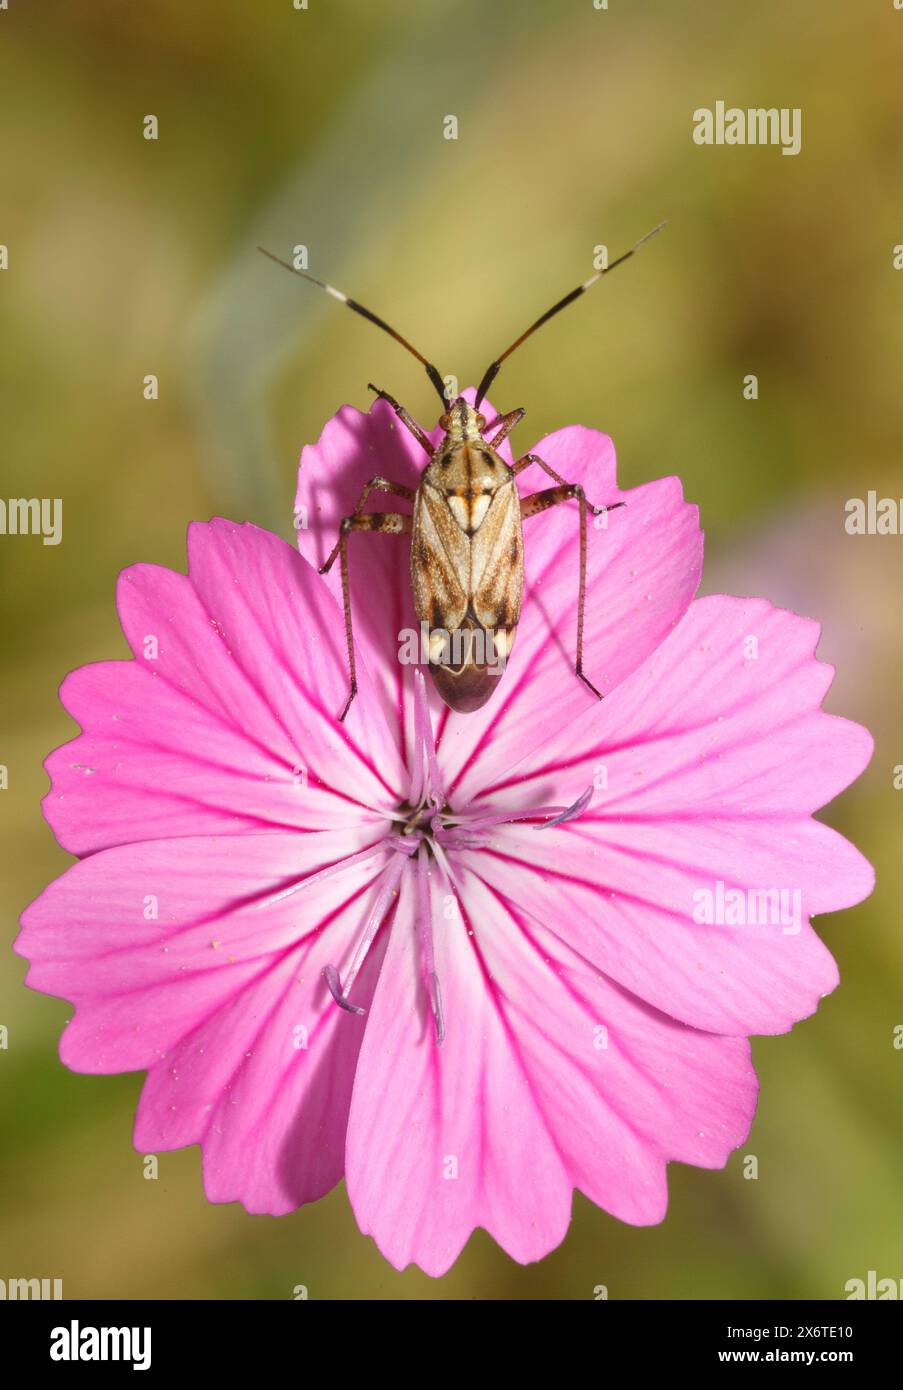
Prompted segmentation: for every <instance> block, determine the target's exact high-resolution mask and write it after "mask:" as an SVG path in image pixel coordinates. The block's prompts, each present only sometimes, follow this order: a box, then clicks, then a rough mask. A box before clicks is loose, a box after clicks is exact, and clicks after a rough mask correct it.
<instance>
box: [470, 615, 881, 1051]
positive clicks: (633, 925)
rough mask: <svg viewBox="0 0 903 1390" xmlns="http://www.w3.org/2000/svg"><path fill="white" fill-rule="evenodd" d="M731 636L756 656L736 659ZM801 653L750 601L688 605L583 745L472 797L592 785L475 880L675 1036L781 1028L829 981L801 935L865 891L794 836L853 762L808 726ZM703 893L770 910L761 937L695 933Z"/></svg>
mask: <svg viewBox="0 0 903 1390" xmlns="http://www.w3.org/2000/svg"><path fill="white" fill-rule="evenodd" d="M750 636H756V638H757V641H758V653H759V655H758V656H757V657H756V658H750V657H745V656H744V651H746V652H749V651H751V650H753V648H752V647H750V646H749V645H748V644H747V645H744V643H745V641H746V639H748V638H749V637H750ZM817 636H818V633H817V628H816V627H815V625H814V624H812V623H809V622H807V621H805V620H803V619H800V618H798V617H796V616H795V615H794V614H791V613H785V612H781V611H780V610H777V609H773V608H771V606H770V605H769V604H767V603H764V602H763V601H761V600H752V599H729V598H724V597H720V596H719V597H716V598H709V599H702V600H700V601H699V602H698V603H695V604H693V606H692V608H691V609H690V611H689V613H688V614H687V616H686V618H685V619H684V620H683V622H682V623H681V624H680V625H679V627H678V628H677V629H676V630H675V632H674V633H673V634H672V635H671V636H670V637H669V638H668V639H667V640H666V641H665V642H664V643H663V644H662V646H661V647H660V648H659V649H658V651H657V652H656V653H655V654H654V655H653V657H652V658H651V659H650V660H649V661H648V662H647V663H646V664H645V665H644V666H643V667H642V668H641V670H639V671H638V672H636V674H635V675H634V676H633V677H632V678H631V679H629V680H628V681H625V682H624V684H623V685H622V686H621V687H619V689H618V690H617V691H616V692H614V693H613V694H612V696H611V697H610V699H609V700H607V701H606V711H605V712H606V720H607V724H606V727H605V728H604V730H603V731H602V732H601V735H600V732H599V731H598V729H597V728H596V727H595V726H589V725H588V724H587V723H586V722H581V724H580V725H579V726H577V730H576V734H575V730H574V728H573V726H569V727H568V729H567V730H566V731H561V732H559V733H558V734H556V736H555V738H554V739H552V740H550V742H549V743H548V744H547V745H546V746H545V747H543V748H540V749H539V750H537V751H535V752H531V753H530V754H528V755H527V757H525V758H523V759H522V760H521V761H520V763H519V764H518V765H516V766H515V767H513V768H512V769H511V772H510V773H509V774H508V777H507V778H506V779H505V780H504V781H503V782H501V783H499V784H497V785H496V787H495V788H493V790H492V793H491V795H489V796H488V797H487V798H486V804H487V807H488V806H491V805H492V804H493V803H494V802H495V803H496V804H499V805H505V806H508V807H510V806H512V804H513V805H515V806H517V807H529V806H530V805H531V804H533V805H537V804H540V803H545V804H549V803H555V802H556V801H558V800H561V801H562V802H563V803H565V804H566V803H567V800H568V798H570V799H573V796H574V794H575V792H576V791H578V790H579V789H581V788H582V787H585V786H587V785H589V786H593V785H594V784H595V787H596V790H595V794H594V800H593V802H592V805H591V807H590V809H589V810H588V811H586V812H584V814H583V815H582V816H581V817H580V819H579V820H577V821H572V822H569V823H568V824H566V825H562V826H556V827H553V828H551V829H544V830H542V831H539V832H537V831H535V830H533V829H532V828H531V827H529V826H524V825H520V826H517V827H513V826H512V827H504V828H501V829H499V830H498V831H497V832H494V833H493V841H494V845H495V852H494V853H490V854H486V853H485V852H482V853H481V855H480V869H479V872H480V873H481V874H482V875H483V877H484V878H485V879H486V880H487V881H488V882H491V883H492V884H493V885H494V886H495V887H496V888H497V889H498V890H499V891H501V892H503V893H505V895H506V896H507V897H508V898H509V899H510V900H512V901H513V902H516V903H517V904H518V906H519V907H521V908H522V909H523V910H524V911H529V912H530V913H531V914H533V915H534V916H537V917H538V918H539V919H540V920H542V921H544V922H545V923H547V924H548V925H550V926H551V927H552V929H553V930H555V931H556V932H557V933H558V934H559V935H561V936H563V937H564V939H565V940H567V941H568V942H569V943H570V944H571V945H573V946H574V947H575V948H576V949H577V950H579V951H580V952H581V953H583V954H584V955H585V956H586V957H587V958H588V959H590V960H592V961H593V962H594V963H595V964H596V965H597V966H598V967H599V968H600V969H601V970H604V971H605V973H606V974H608V975H609V976H610V977H611V978H612V979H614V980H617V981H619V982H620V983H621V984H623V985H624V986H625V987H627V988H628V989H630V990H631V991H632V992H634V993H635V994H637V995H638V996H639V997H641V998H643V999H645V1000H646V1001H647V1002H648V1003H650V1004H652V1005H653V1006H655V1007H656V1008H659V1009H662V1010H663V1011H665V1012H668V1013H670V1014H672V1015H673V1016H674V1017H676V1018H679V1019H682V1020H684V1021H685V1022H687V1023H691V1024H693V1025H694V1026H697V1027H702V1028H710V1029H713V1030H715V1031H718V1032H724V1033H773V1032H782V1031H784V1030H786V1029H788V1028H789V1027H791V1026H792V1024H793V1023H794V1022H795V1021H796V1020H797V1019H799V1018H802V1017H805V1016H806V1015H807V1014H809V1013H811V1012H812V1011H813V1010H814V1009H815V1008H816V1006H817V1004H818V1001H819V999H820V998H821V997H822V996H823V995H824V994H826V993H828V992H829V991H830V990H832V989H833V988H834V987H835V985H836V983H837V971H836V967H835V965H834V962H833V960H832V958H831V956H830V954H829V952H828V951H827V949H826V948H825V947H824V946H823V945H822V943H821V942H820V941H819V939H818V937H817V936H816V935H815V933H814V932H813V931H812V930H811V928H810V927H809V925H808V918H809V917H810V916H812V915H813V914H816V913H822V912H828V911H833V910H836V909H838V908H842V907H847V906H849V905H851V904H852V903H855V902H858V901H860V900H861V899H862V898H863V897H865V896H867V894H868V893H869V892H870V891H871V887H872V884H873V881H874V876H873V873H872V869H871V866H870V865H869V864H868V863H867V861H866V860H865V859H863V857H862V856H861V855H860V854H859V853H858V852H857V851H856V850H855V849H854V848H853V847H852V846H851V845H850V844H848V843H847V842H846V841H845V840H843V839H842V838H841V836H839V835H837V834H836V833H835V832H834V831H832V830H830V829H829V828H828V827H826V826H823V825H820V824H818V823H816V822H812V821H810V820H809V819H807V818H808V816H809V813H810V812H811V811H812V810H813V809H815V808H817V807H818V806H820V805H821V804H822V803H823V802H824V801H825V800H827V799H829V798H830V797H831V796H834V795H835V794H836V793H837V792H838V791H839V790H840V789H841V788H842V787H844V786H846V785H847V783H849V782H850V781H852V780H853V778H854V777H856V776H857V775H858V774H859V772H860V771H861V770H862V768H863V767H864V766H865V764H866V763H867V761H868V758H869V756H870V753H871V746H872V745H871V739H870V737H869V735H868V733H867V732H866V731H865V730H864V729H862V728H860V727H859V726H858V725H855V724H851V723H849V722H847V721H846V720H842V719H837V718H835V717H833V716H830V715H827V714H825V713H824V712H823V711H822V710H821V709H819V703H820V701H821V699H822V697H823V695H824V692H825V689H826V686H827V684H828V682H829V680H830V675H831V672H830V668H828V667H825V666H824V665H823V664H822V663H820V662H817V661H816V660H815V657H814V649H815V644H816V641H817ZM482 804H483V803H482V801H481V803H480V805H481V806H482ZM468 862H471V863H474V862H475V861H474V860H473V858H471V859H469V860H468ZM719 881H720V882H721V883H722V884H723V885H724V886H725V888H726V889H734V888H739V889H741V890H743V891H744V892H745V891H746V890H762V891H764V892H765V893H769V894H772V895H774V894H777V895H778V896H777V898H775V897H774V896H772V897H771V898H769V899H768V901H767V903H766V904H765V907H766V909H767V912H768V913H769V914H771V916H772V920H770V921H768V922H766V923H764V924H754V923H752V922H748V924H746V925H743V924H742V923H741V922H738V923H736V924H732V923H731V920H730V919H728V920H727V921H723V922H721V923H718V922H714V923H709V924H706V923H705V922H702V921H697V920H695V917H694V914H695V913H696V911H697V909H698V907H699V905H700V901H701V900H700V898H699V897H698V896H697V895H699V894H704V893H706V892H710V893H711V894H712V895H713V896H714V894H715V893H716V892H717V884H718V883H719ZM782 890H783V892H784V894H785V897H784V898H783V899H781V897H780V894H781V891H782ZM796 894H798V895H799V897H798V899H797V898H796V897H795V895H796ZM763 901H764V900H763ZM774 903H777V904H778V907H777V909H775V908H773V906H772V905H773V904H774ZM797 903H798V911H796V908H795V904H797ZM782 912H783V916H782V915H781V913H782ZM795 912H796V915H797V917H798V921H794V913H795ZM785 918H786V919H787V920H784V919H785Z"/></svg>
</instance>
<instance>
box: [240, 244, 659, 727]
mask: <svg viewBox="0 0 903 1390" xmlns="http://www.w3.org/2000/svg"><path fill="white" fill-rule="evenodd" d="M665 225H666V224H665V223H664V222H662V223H660V224H659V225H658V226H657V227H654V228H653V229H652V231H651V232H647V233H646V235H645V236H644V237H641V238H640V240H639V241H637V242H636V243H635V244H634V245H633V246H632V247H631V248H630V250H629V251H625V252H624V254H623V255H621V256H619V257H618V258H617V260H615V261H612V262H611V264H610V265H607V266H605V267H604V268H603V269H601V270H597V271H596V272H595V274H593V275H591V276H590V278H589V279H588V280H585V281H584V282H583V284H581V285H578V286H577V287H576V289H573V290H571V291H570V293H569V294H566V295H565V296H564V297H563V298H562V299H559V300H558V301H557V303H555V304H553V305H552V307H551V309H547V310H546V312H545V313H544V314H542V315H541V316H540V317H539V318H538V319H536V321H535V322H534V323H532V324H531V325H530V327H529V328H527V329H526V330H525V331H524V332H523V333H521V334H520V336H519V337H518V338H515V340H514V342H513V343H511V345H510V346H509V347H507V348H506V349H505V351H504V352H502V353H500V354H499V356H498V357H497V358H496V359H495V360H494V361H493V362H492V363H491V364H490V366H489V367H488V368H487V369H486V371H485V373H484V374H483V378H482V380H481V381H480V385H479V388H478V390H477V394H476V398H475V401H474V404H473V405H472V406H471V405H469V404H468V403H467V401H466V400H465V399H464V397H463V396H458V397H456V399H455V400H453V401H451V402H450V401H448V399H447V398H446V390H445V383H444V381H443V378H442V376H441V375H440V373H439V371H438V370H437V368H436V367H435V366H434V365H433V364H432V362H429V361H428V360H427V358H425V357H424V356H423V355H422V354H421V353H419V352H418V351H417V349H416V348H415V347H414V346H413V345H412V344H411V343H410V342H408V340H407V339H406V338H403V337H402V335H401V334H400V333H399V332H397V331H396V329H394V328H392V327H391V326H390V325H389V324H388V323H386V321H385V319H382V318H380V317H379V316H378V315H377V314H374V313H373V312H372V311H371V310H370V309H366V308H364V306H363V305H362V304H359V303H358V302H357V300H354V299H351V298H349V296H348V295H346V294H343V293H342V291H341V290H337V289H335V287H334V286H332V285H328V284H326V283H325V281H323V280H318V279H317V278H316V276H315V275H311V274H310V273H309V272H308V271H306V270H300V269H299V268H298V267H297V266H294V265H292V264H290V263H289V262H288V261H284V260H282V259H281V258H280V257H279V256H275V255H274V254H273V253H272V252H271V251H267V250H266V249H265V248H264V247H262V246H260V247H258V250H259V251H262V252H263V254H264V255H265V256H269V258H270V259H271V260H273V261H275V262H276V263H277V264H278V265H281V266H283V267H284V268H285V269H286V270H289V271H291V272H292V274H293V275H298V276H300V277H301V279H303V280H307V281H308V282H309V283H310V284H313V285H318V286H319V288H320V289H321V290H325V291H326V293H327V294H329V295H331V296H332V297H333V299H337V300H339V302H340V303H342V304H346V305H347V306H348V308H349V309H352V310H353V311H354V312H355V313H356V314H360V315H361V316H362V317H363V318H365V319H368V320H369V321H370V322H371V323H373V324H375V325H376V327H377V328H381V329H382V330H383V332H384V333H388V334H389V336H390V337H391V338H394V339H395V341H396V342H397V343H399V344H400V345H401V347H403V348H404V349H405V350H406V351H407V352H409V353H411V355H412V356H413V357H416V359H417V361H418V362H420V363H421V365H422V366H423V367H424V368H425V370H426V374H427V376H428V377H429V380H430V382H431V384H432V385H433V387H434V388H435V390H436V391H437V392H438V395H439V398H440V400H441V401H442V415H441V416H440V418H439V422H438V427H439V429H441V430H442V431H443V438H442V440H441V442H440V443H439V445H438V446H437V447H435V448H434V446H433V444H432V442H431V441H430V438H429V436H428V435H427V433H426V431H425V430H423V429H422V428H421V426H420V425H418V424H417V422H416V420H415V419H414V418H413V417H412V416H411V415H410V414H409V412H408V411H407V410H406V409H405V408H404V406H403V405H400V404H399V402H398V401H397V400H396V399H395V397H394V396H391V395H390V394H389V392H388V391H383V390H381V389H380V388H379V387H376V386H373V385H372V383H370V384H368V389H369V390H371V391H373V392H374V393H375V394H376V396H377V397H378V398H379V399H380V400H383V401H385V402H386V403H387V404H388V405H389V406H390V407H391V408H392V410H393V411H394V412H395V414H396V416H397V417H398V419H399V420H400V421H401V423H402V424H403V425H404V426H405V428H406V429H408V430H410V432H411V434H412V435H413V436H414V438H415V439H416V440H417V441H418V443H419V444H420V445H422V447H423V449H424V450H425V452H426V453H427V455H428V456H429V463H428V464H427V466H426V468H425V469H424V471H423V474H422V476H421V479H420V484H419V486H418V487H417V488H416V489H414V488H410V487H407V486H406V485H405V484H402V483H395V482H392V481H391V480H390V479H388V478H383V477H381V476H375V477H373V478H371V479H370V480H369V482H368V483H367V484H366V486H365V487H364V490H363V492H362V493H361V495H360V497H359V498H358V500H357V504H356V506H355V508H354V511H353V512H351V513H350V515H348V516H346V517H345V518H344V520H343V521H342V524H341V527H340V530H339V536H338V539H337V541H336V543H335V546H334V547H333V550H332V552H331V553H330V555H329V556H328V557H327V559H326V561H325V563H324V564H323V565H322V566H321V569H320V573H321V574H325V573H326V572H327V571H328V570H330V569H331V568H332V566H333V564H334V563H335V561H336V559H338V560H339V561H340V564H341V575H342V598H343V603H344V610H345V635H346V639H347V643H348V666H349V673H350V690H349V694H348V700H347V702H346V704H345V708H344V709H343V710H342V713H341V714H340V715H339V720H340V721H342V720H344V718H345V716H346V715H347V713H348V710H349V709H350V707H351V703H352V701H353V699H354V697H355V695H356V693H357V676H356V670H355V658H354V634H353V629H352V621H351V596H350V586H349V580H348V534H349V532H351V531H370V532H375V533H381V534H383V535H399V534H404V535H410V537H411V588H412V592H413V598H414V610H415V612H416V614H417V620H418V622H419V623H420V624H421V629H422V630H425V631H426V633H427V634H428V652H429V670H430V674H431V675H432V678H433V681H434V682H435V685H436V688H437V689H438V691H439V694H440V695H441V696H442V699H443V700H444V701H445V703H446V704H447V705H449V706H450V708H451V709H454V710H458V711H460V712H462V713H467V712H469V711H471V710H476V709H479V708H480V707H481V706H482V705H484V704H485V703H486V701H487V700H488V699H489V698H490V696H491V695H492V693H493V691H494V689H495V681H496V679H497V678H498V676H499V674H500V673H501V671H502V670H503V669H504V665H505V663H506V661H507V658H508V656H509V655H510V652H511V649H512V647H513V645H514V639H515V636H516V633H517V624H518V620H519V618H520V610H521V601H522V598H523V587H524V541H523V522H524V521H525V520H526V519H527V518H528V517H531V516H536V515H537V514H538V513H539V512H543V511H546V510H547V509H548V508H549V507H555V506H558V504H559V503H561V502H567V501H570V500H572V499H573V500H576V501H577V503H578V505H579V509H580V578H579V587H578V591H577V651H576V659H575V663H574V672H575V675H576V676H577V677H578V679H579V680H581V681H583V683H584V685H586V686H587V687H588V688H589V689H590V690H591V691H592V693H593V694H594V695H595V696H596V697H597V698H598V699H600V700H601V699H602V695H601V693H600V692H599V691H598V690H597V689H596V687H595V686H594V685H593V683H592V681H590V680H589V678H588V677H587V676H586V674H585V673H584V670H583V623H584V607H585V598H586V544H587V541H586V533H587V513H588V512H592V513H593V514H594V515H600V514H602V513H603V512H605V511H614V510H615V507H622V506H623V505H624V503H623V502H619V503H616V504H615V506H613V507H610V508H606V507H596V506H593V505H592V503H590V502H588V501H587V498H586V495H585V493H584V491H583V488H582V487H581V486H580V485H579V484H576V483H569V482H567V481H566V479H564V478H562V477H561V475H560V474H559V473H556V472H555V470H554V469H553V468H551V467H550V466H549V465H548V464H547V463H545V462H544V461H543V459H541V458H540V457H539V456H538V455H537V454H532V453H530V454H524V455H523V457H521V458H519V459H517V460H516V462H515V463H514V464H513V465H512V466H509V465H508V464H507V463H505V461H504V460H503V459H502V458H501V457H500V456H499V454H498V448H499V446H500V445H501V444H502V442H503V441H504V440H505V439H506V438H507V437H508V435H509V434H510V433H511V431H512V430H513V429H514V427H515V426H516V425H518V424H520V422H521V420H522V419H523V418H524V415H525V414H526V411H525V410H524V409H523V408H522V407H518V408H517V409H516V410H511V411H509V412H508V413H507V414H505V415H497V416H496V417H495V418H494V419H493V420H491V421H488V422H487V420H486V419H485V417H484V416H483V415H482V414H481V413H480V405H481V404H482V401H483V399H484V397H485V396H486V393H487V391H488V390H489V387H490V386H491V385H492V383H493V381H494V380H495V378H496V376H497V374H498V371H499V368H500V367H501V365H502V363H503V362H504V361H505V360H506V358H508V357H510V356H511V354H512V353H513V352H514V351H515V349H516V348H518V347H520V345H521V344H522V343H524V342H525V341H526V340H527V338H529V337H530V336H531V334H533V333H535V332H536V330H537V328H541V327H542V325H543V324H544V323H548V321H549V319H551V318H553V317H554V316H555V314H557V313H559V312H560V311H561V310H562V309H566V308H567V306H568V305H569V304H572V303H573V302H574V300H575V299H579V297H580V296H581V295H582V294H585V293H586V291H587V290H588V289H590V288H591V287H592V286H593V285H594V284H596V282H597V281H598V280H601V279H602V276H603V275H607V274H608V273H609V272H610V271H612V270H615V269H616V268H617V267H618V266H619V265H623V264H624V262H625V261H628V260H629V259H630V258H631V256H633V255H635V254H636V252H637V251H638V250H639V249H640V247H641V246H642V245H643V244H644V242H647V241H649V239H650V238H651V237H653V236H655V235H656V233H657V232H660V231H661V230H662V228H663V227H664V226H665ZM531 464H535V465H536V466H537V467H538V468H541V469H542V470H543V471H544V472H545V473H546V475H547V476H548V477H550V478H551V479H552V480H553V482H554V483H555V486H554V487H549V488H545V489H543V491H541V492H534V493H531V494H530V495H529V496H527V497H521V496H520V494H519V493H518V491H517V485H516V483H515V478H516V477H517V475H518V474H519V473H521V472H522V471H523V470H524V469H525V468H528V467H529V466H530V465H531ZM375 490H379V491H382V492H388V493H392V494H393V495H394V496H396V497H401V498H404V499H405V500H407V501H408V502H411V503H412V505H413V510H412V512H411V513H407V512H368V511H365V510H364V508H365V506H366V503H367V499H368V497H369V496H370V493H371V492H373V491H375Z"/></svg>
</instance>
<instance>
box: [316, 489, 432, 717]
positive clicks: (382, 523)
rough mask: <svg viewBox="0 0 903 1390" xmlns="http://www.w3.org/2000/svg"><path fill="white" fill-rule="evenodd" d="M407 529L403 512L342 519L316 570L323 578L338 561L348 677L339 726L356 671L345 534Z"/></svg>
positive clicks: (408, 522)
mask: <svg viewBox="0 0 903 1390" xmlns="http://www.w3.org/2000/svg"><path fill="white" fill-rule="evenodd" d="M410 529H411V518H410V517H409V516H407V515H406V514H405V513H404V512H356V513H355V514H354V516H346V517H345V518H344V520H343V522H342V526H341V529H340V531H339V539H338V543H337V545H336V548H335V550H334V551H333V552H332V555H330V557H329V559H328V560H327V561H326V564H325V565H322V566H321V568H320V574H325V573H326V571H327V570H328V569H329V568H330V567H331V565H332V562H333V560H334V559H335V557H336V553H338V555H339V556H340V557H341V568H342V607H343V608H344V610H345V640H346V641H347V643H348V671H349V674H350V677H351V687H350V690H349V692H348V699H347V700H346V701H345V708H344V709H343V710H342V713H341V714H340V715H339V723H340V724H341V723H342V722H343V721H344V719H345V715H346V714H347V713H348V711H349V710H350V708H351V702H352V700H353V699H354V697H355V695H356V694H357V669H356V667H355V664H354V633H353V630H352V626H351V586H350V584H349V582H348V532H349V531H376V532H380V533H381V534H382V535H384V536H399V535H404V534H406V533H407V532H409V531H410Z"/></svg>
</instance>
